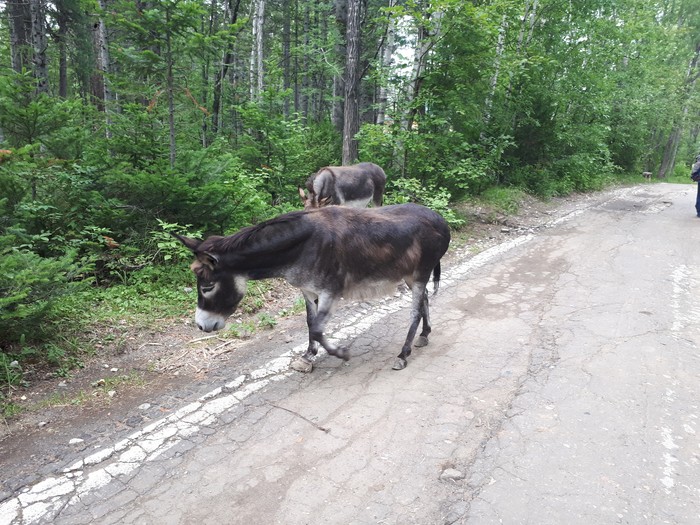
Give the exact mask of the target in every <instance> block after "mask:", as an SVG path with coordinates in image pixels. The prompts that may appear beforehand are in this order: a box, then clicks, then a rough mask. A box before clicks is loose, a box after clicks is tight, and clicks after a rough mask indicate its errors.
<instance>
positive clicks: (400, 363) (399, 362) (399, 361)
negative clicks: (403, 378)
mask: <svg viewBox="0 0 700 525" xmlns="http://www.w3.org/2000/svg"><path fill="white" fill-rule="evenodd" d="M407 364H408V362H407V361H406V360H405V359H403V358H402V357H397V358H396V361H394V366H392V367H391V368H392V369H393V370H403V369H404V368H406V365H407Z"/></svg>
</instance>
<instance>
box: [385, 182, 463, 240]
mask: <svg viewBox="0 0 700 525" xmlns="http://www.w3.org/2000/svg"><path fill="white" fill-rule="evenodd" d="M388 186H389V191H388V192H387V195H386V198H385V202H386V204H404V203H407V202H416V203H418V204H422V205H423V206H427V207H428V208H430V209H432V210H434V211H436V212H438V213H439V214H440V215H442V216H443V217H444V218H445V220H446V221H447V223H448V224H449V225H450V227H452V228H457V227H459V226H462V225H464V222H465V221H464V219H463V218H461V217H460V216H459V215H457V213H455V211H454V210H453V209H451V208H450V207H449V203H450V193H449V192H448V191H447V190H446V189H444V188H440V189H438V188H436V187H434V186H432V185H424V184H422V183H421V182H420V181H419V180H417V179H396V180H393V181H389V183H388Z"/></svg>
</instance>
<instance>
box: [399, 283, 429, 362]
mask: <svg viewBox="0 0 700 525" xmlns="http://www.w3.org/2000/svg"><path fill="white" fill-rule="evenodd" d="M411 290H412V292H413V300H412V301H411V324H410V325H409V327H408V335H407V336H406V341H405V342H404V344H403V347H402V348H401V353H400V354H399V355H398V356H397V357H396V361H394V366H393V367H392V368H393V369H394V370H403V369H404V368H406V364H407V361H406V360H407V359H408V356H409V355H411V345H412V344H413V338H414V337H415V336H416V331H417V330H418V323H420V321H421V319H423V322H424V326H423V332H425V316H426V315H427V314H426V312H427V309H426V308H425V307H424V306H423V305H424V304H427V301H426V293H425V283H422V282H414V283H413V285H412V286H411ZM429 329H430V327H429V326H428V330H429ZM425 340H426V341H427V335H426V339H425Z"/></svg>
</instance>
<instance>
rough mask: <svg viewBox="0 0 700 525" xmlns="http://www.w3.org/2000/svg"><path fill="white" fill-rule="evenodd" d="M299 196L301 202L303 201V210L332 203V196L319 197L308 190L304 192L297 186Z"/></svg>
mask: <svg viewBox="0 0 700 525" xmlns="http://www.w3.org/2000/svg"><path fill="white" fill-rule="evenodd" d="M299 197H301V202H302V203H304V209H305V210H312V209H314V208H323V207H324V206H330V205H331V204H333V197H325V198H323V199H319V198H318V195H316V194H315V193H312V192H309V193H308V194H306V193H304V190H303V189H301V188H299Z"/></svg>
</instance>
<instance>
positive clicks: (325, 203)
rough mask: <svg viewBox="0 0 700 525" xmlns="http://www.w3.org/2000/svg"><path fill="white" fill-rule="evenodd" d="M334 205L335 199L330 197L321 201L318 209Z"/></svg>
mask: <svg viewBox="0 0 700 525" xmlns="http://www.w3.org/2000/svg"><path fill="white" fill-rule="evenodd" d="M331 204H333V197H332V196H331V195H329V196H328V197H324V198H323V199H321V200H320V201H318V207H319V208H323V207H324V206H330V205H331Z"/></svg>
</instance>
